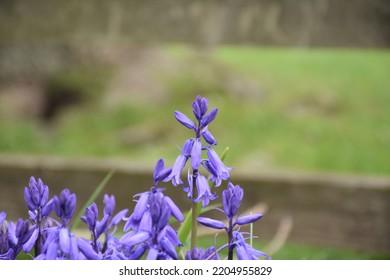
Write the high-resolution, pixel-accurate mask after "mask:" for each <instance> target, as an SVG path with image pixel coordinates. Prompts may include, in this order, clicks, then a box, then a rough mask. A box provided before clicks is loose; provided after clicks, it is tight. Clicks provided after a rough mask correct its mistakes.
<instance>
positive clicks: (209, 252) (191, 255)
mask: <svg viewBox="0 0 390 280" xmlns="http://www.w3.org/2000/svg"><path fill="white" fill-rule="evenodd" d="M185 259H186V260H218V259H219V256H218V253H217V251H216V248H215V246H211V247H209V248H207V249H206V250H205V251H204V252H203V249H202V248H197V247H194V248H192V250H189V251H187V253H186V256H185Z"/></svg>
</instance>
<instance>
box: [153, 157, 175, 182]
mask: <svg viewBox="0 0 390 280" xmlns="http://www.w3.org/2000/svg"><path fill="white" fill-rule="evenodd" d="M171 171H172V169H171V168H164V160H163V159H162V158H160V159H159V160H158V161H157V163H156V167H155V168H154V174H153V177H154V183H155V184H156V183H157V182H162V181H164V180H165V179H166V178H167V177H168V175H169V174H170V173H171Z"/></svg>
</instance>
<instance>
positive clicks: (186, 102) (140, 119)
mask: <svg viewBox="0 0 390 280" xmlns="http://www.w3.org/2000/svg"><path fill="white" fill-rule="evenodd" d="M163 53H164V55H166V56H167V57H170V58H171V60H172V61H180V65H181V67H182V66H183V65H184V66H185V67H183V68H180V70H179V71H178V72H177V73H176V72H175V73H174V74H171V75H170V74H169V73H168V74H167V73H165V72H164V71H163V70H162V71H161V72H158V69H157V70H156V71H155V72H156V73H155V75H156V78H155V79H154V80H152V81H150V82H151V83H158V84H159V85H160V86H161V87H162V88H164V89H165V91H166V92H168V93H169V94H168V96H167V97H166V101H165V102H151V103H150V104H145V103H139V104H138V103H131V104H122V105H121V106H119V107H115V108H111V107H109V108H106V107H101V106H100V105H99V98H98V97H95V98H94V101H93V102H90V103H87V104H86V105H84V106H83V107H79V108H77V107H76V108H71V109H68V110H65V111H62V112H61V114H60V115H59V116H58V118H57V119H55V120H54V121H53V122H52V123H51V124H50V125H46V124H45V123H42V122H40V121H36V120H33V121H31V120H24V121H22V122H21V121H16V120H14V121H12V120H6V119H4V118H2V119H1V120H0V130H1V132H2V133H1V134H0V152H5V153H43V154H57V155H64V156H103V157H105V156H106V157H121V158H126V159H132V160H139V161H144V162H147V163H150V164H154V162H155V160H156V159H157V158H159V157H164V158H165V159H167V161H168V164H172V163H173V161H174V159H175V157H176V155H177V153H178V150H177V147H176V146H177V145H178V146H180V145H182V144H183V142H184V140H185V139H186V138H188V137H191V136H192V134H191V133H190V131H189V130H186V129H185V128H183V127H181V126H180V125H179V124H178V123H177V122H176V121H175V119H174V117H173V112H174V110H176V109H177V110H180V111H182V112H184V113H186V114H188V115H190V114H191V110H190V108H191V107H190V105H191V101H192V100H193V98H194V97H195V96H196V95H197V94H200V95H203V96H206V97H208V98H209V104H210V106H211V107H219V114H218V117H217V119H216V121H215V122H214V123H212V124H211V125H210V130H211V131H212V132H213V134H214V136H215V137H216V138H217V140H218V142H219V146H218V147H217V151H218V152H222V151H223V150H224V148H225V147H226V146H229V147H230V151H229V155H228V158H227V164H228V165H230V166H233V167H234V168H235V169H236V170H237V169H241V170H248V171H256V172H257V171H258V170H268V169H272V170H273V169H292V170H309V171H328V172H340V173H360V174H375V175H389V174H390V161H389V157H388V154H389V153H388V151H389V148H390V110H389V109H388V108H390V82H389V79H388V76H389V74H390V55H389V52H388V51H384V50H347V49H314V50H313V49H278V48H249V47H219V48H216V49H215V50H213V51H209V52H207V53H202V54H199V53H198V52H196V51H194V50H192V49H190V48H187V47H182V46H167V47H164V48H163ZM174 66H175V65H174ZM176 66H177V65H176ZM76 73H77V71H76ZM73 78H74V77H73ZM60 80H61V79H60ZM73 80H74V79H72V81H73ZM62 81H67V79H66V77H65V78H64V79H62ZM91 83H92V84H93V82H91V79H90V77H89V78H88V79H87V80H86V84H91ZM80 84H81V86H80ZM77 85H78V86H80V87H81V88H83V86H82V80H77ZM102 88H104V86H102V85H101V86H99V90H101V89H102ZM100 94H101V93H97V96H100ZM140 94H148V93H147V92H142V93H141V92H140ZM88 95H90V96H91V95H93V90H92V91H91V92H89V93H88Z"/></svg>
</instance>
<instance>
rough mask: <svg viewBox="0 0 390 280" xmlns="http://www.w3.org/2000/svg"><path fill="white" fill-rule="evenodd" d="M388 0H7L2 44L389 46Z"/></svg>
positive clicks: (0, 10) (1, 8)
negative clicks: (120, 42)
mask: <svg viewBox="0 0 390 280" xmlns="http://www.w3.org/2000/svg"><path fill="white" fill-rule="evenodd" d="M389 26H390V2H389V1H387V0H350V1H338V0H298V1H291V0H209V1H203V0H192V1H190V0H184V1H183V0H162V1H154V0H144V1H137V0H129V1H125V0H123V1H122V0H113V1H98V0H83V1H78V0H66V1H64V0H54V1H53V0H37V1H25V0H3V1H1V2H0V43H1V42H2V43H9V42H13V43H15V42H18V43H26V42H29V43H31V42H36V43H38V42H39V43H42V42H46V43H52V42H57V43H58V42H62V43H65V42H66V43H69V42H72V43H74V42H75V43H77V44H86V43H89V42H90V41H91V40H92V41H93V40H101V41H107V40H110V41H118V40H119V41H120V40H125V41H130V42H134V43H145V42H146V43H156V42H160V43H161V42H162V43H166V42H186V43H195V44H200V45H206V46H213V45H216V44H221V43H225V44H256V45H278V46H279V45H282V46H332V47H389V45H390V28H389Z"/></svg>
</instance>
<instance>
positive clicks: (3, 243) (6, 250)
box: [0, 212, 15, 260]
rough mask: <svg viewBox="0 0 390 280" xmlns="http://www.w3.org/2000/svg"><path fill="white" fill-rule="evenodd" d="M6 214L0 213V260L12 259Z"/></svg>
mask: <svg viewBox="0 0 390 280" xmlns="http://www.w3.org/2000/svg"><path fill="white" fill-rule="evenodd" d="M6 217H7V214H6V213H5V212H0V260H12V259H14V256H15V254H14V250H13V249H12V248H11V247H10V244H9V238H8V223H7V221H6V220H5V219H6Z"/></svg>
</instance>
